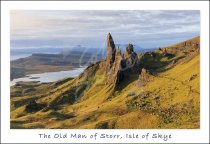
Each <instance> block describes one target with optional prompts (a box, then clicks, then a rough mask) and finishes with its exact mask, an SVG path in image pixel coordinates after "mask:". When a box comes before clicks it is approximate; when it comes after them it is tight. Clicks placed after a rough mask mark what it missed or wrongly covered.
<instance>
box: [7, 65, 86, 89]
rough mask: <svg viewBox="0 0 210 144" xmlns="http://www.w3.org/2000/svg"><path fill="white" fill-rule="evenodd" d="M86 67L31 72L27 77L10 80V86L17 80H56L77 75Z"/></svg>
mask: <svg viewBox="0 0 210 144" xmlns="http://www.w3.org/2000/svg"><path fill="white" fill-rule="evenodd" d="M85 68H86V67H80V68H77V69H74V70H69V71H59V72H46V73H40V74H31V75H27V76H26V77H22V78H17V79H13V80H12V81H11V82H10V86H13V85H15V84H16V83H17V82H20V81H24V82H29V81H39V82H40V83H42V82H55V81H58V80H61V79H64V78H69V77H77V76H78V75H79V74H81V73H82V72H83V71H84V70H85Z"/></svg>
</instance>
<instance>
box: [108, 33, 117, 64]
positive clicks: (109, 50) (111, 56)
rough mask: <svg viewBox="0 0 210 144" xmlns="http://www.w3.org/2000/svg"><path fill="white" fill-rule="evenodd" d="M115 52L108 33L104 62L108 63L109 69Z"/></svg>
mask: <svg viewBox="0 0 210 144" xmlns="http://www.w3.org/2000/svg"><path fill="white" fill-rule="evenodd" d="M115 52H116V49H115V44H114V40H113V38H112V36H111V34H110V33H108V35H107V56H106V60H107V61H108V63H109V66H110V67H111V66H112V64H113V63H114V60H115Z"/></svg>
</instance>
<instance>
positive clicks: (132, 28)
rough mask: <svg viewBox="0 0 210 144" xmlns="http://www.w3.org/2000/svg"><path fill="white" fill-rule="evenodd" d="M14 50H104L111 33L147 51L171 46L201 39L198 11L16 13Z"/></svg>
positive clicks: (119, 41) (12, 29)
mask: <svg viewBox="0 0 210 144" xmlns="http://www.w3.org/2000/svg"><path fill="white" fill-rule="evenodd" d="M10 19H11V25H10V32H11V48H13V49H18V48H70V47H74V46H77V45H81V46H84V47H92V48H104V47H105V45H106V35H107V33H108V32H110V33H111V34H112V36H113V38H114V41H115V43H116V44H128V43H132V44H135V45H138V46H140V47H144V48H154V47H161V46H167V45H171V44H174V43H177V42H180V41H183V40H186V39H189V38H192V37H195V36H198V35H200V12H199V11H189V10H188V11H186V10H185V11H184V10H179V11H172V10H170V11H166V10H164V11H157V10H150V11H142V10H138V11H137V10H136V11H124V10H123V11H119V10H118V11H110V10H107V11H95V10H94V11H93V10H91V11H90V10H89V11H88V10H86V11H81V10H74V11H72V10H13V11H11V17H10Z"/></svg>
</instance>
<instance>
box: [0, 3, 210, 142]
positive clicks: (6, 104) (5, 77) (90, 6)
mask: <svg viewBox="0 0 210 144" xmlns="http://www.w3.org/2000/svg"><path fill="white" fill-rule="evenodd" d="M1 4H2V6H1V22H2V23H1V30H2V31H1V42H2V43H1V86H2V87H1V90H2V91H1V126H2V127H1V139H2V142H3V143H16V142H20V143H30V142H33V143H45V142H48V143H67V142H68V143H73V142H74V143H87V142H89V143H96V142H98V143H99V142H105V143H116V142H118V143H129V142H132V143H147V142H150V143H163V141H162V140H161V141H158V140H154V139H153V140H149V141H147V140H143V139H138V140H136V139H132V140H128V139H126V140H125V139H121V140H113V139H106V140H104V139H101V140H96V141H95V140H91V139H86V140H84V139H83V140H82V139H81V140H79V139H76V140H75V139H74V140H73V139H39V137H38V133H43V132H44V133H49V134H50V133H51V134H53V133H56V132H57V133H65V132H68V133H83V134H90V133H95V132H97V133H102V132H106V133H109V134H118V133H120V134H124V133H132V132H135V133H140V134H144V133H147V132H149V133H158V132H160V133H163V134H164V133H168V134H169V133H170V134H172V139H171V140H169V141H168V143H205V142H206V143H207V142H208V141H209V33H208V32H209V13H208V12H209V2H208V1H205V2H204V1H202V2H199V1H196V2H195V1H194V2H192V1H191V2H187V1H170V2H169V1H168V2H166V1H158V2H157V1H149V2H146V1H132V2H129V1H121V2H120V1H118V2H117V1H112V2H111V1H109V2H108V1H106V2H104V1H100V2H97V1H90V2H88V1H78V2H77V1H73V2H72V1H71V2H70V1H69V2H67V1H65V2H64V1H63V2H59V1H53V2H52V1H36V2H34V1H28V2H25V1H18V2H12V1H10V2H7V1H3V2H1ZM10 10H200V11H201V65H200V66H201V95H200V97H201V99H200V100H201V124H200V126H201V127H200V129H197V130H196V129H195V130H193V129H192V130H190V129H188V130H187V129H186V130H163V129H162V130H149V129H143V130H75V129H73V130H47V129H45V130H10V93H9V91H10V79H9V75H10V74H9V73H10V69H9V68H10V53H9V50H10V25H9V23H10Z"/></svg>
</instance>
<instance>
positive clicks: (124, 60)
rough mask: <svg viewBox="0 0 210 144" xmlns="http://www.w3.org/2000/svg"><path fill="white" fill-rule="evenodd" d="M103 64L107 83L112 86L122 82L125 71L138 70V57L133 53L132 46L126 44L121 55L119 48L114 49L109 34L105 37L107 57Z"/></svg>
mask: <svg viewBox="0 0 210 144" xmlns="http://www.w3.org/2000/svg"><path fill="white" fill-rule="evenodd" d="M105 63H106V64H105V65H104V67H105V69H106V74H107V82H108V83H113V84H119V83H120V82H122V81H123V79H124V74H125V72H126V71H127V70H130V69H132V70H133V69H135V70H137V69H138V68H137V64H138V57H137V54H136V53H135V52H134V48H133V45H132V44H128V46H127V48H126V49H125V51H124V53H123V55H122V54H121V51H120V48H119V47H118V48H117V49H116V48H115V44H114V40H113V38H112V36H111V34H110V33H109V34H108V36H107V56H106V61H105Z"/></svg>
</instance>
